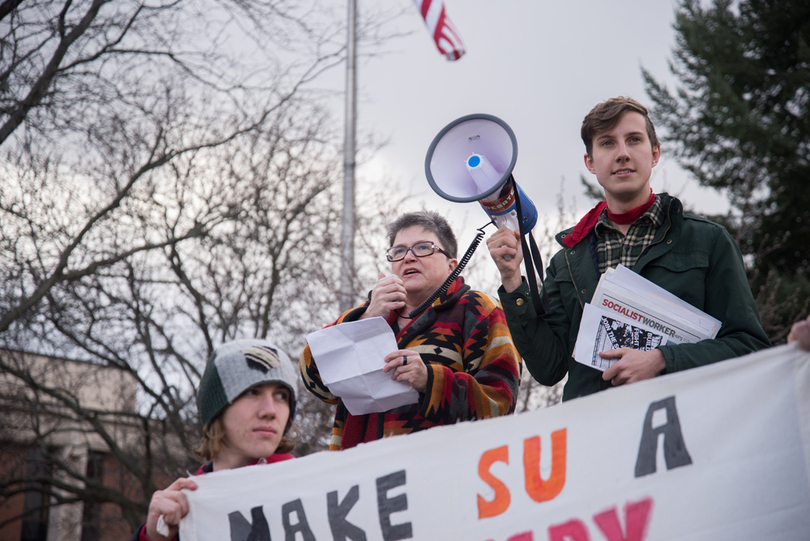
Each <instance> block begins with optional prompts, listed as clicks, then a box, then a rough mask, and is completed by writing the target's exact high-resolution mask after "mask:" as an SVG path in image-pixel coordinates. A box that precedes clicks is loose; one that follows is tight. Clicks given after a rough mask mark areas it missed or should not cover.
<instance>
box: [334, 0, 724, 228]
mask: <svg viewBox="0 0 810 541" xmlns="http://www.w3.org/2000/svg"><path fill="white" fill-rule="evenodd" d="M374 4H377V5H381V4H382V5H385V6H387V5H388V4H393V5H399V6H400V7H402V8H408V9H410V13H409V14H406V15H405V16H402V17H399V18H398V19H397V20H396V21H395V23H392V26H391V28H392V29H398V30H402V31H409V32H411V34H410V35H409V36H407V37H405V38H402V39H399V40H396V41H395V42H394V43H393V44H389V45H388V46H387V49H388V50H389V51H390V52H389V53H388V54H386V55H385V56H383V57H379V58H371V59H368V58H366V59H363V60H361V61H360V62H359V65H358V87H359V94H358V129H359V130H360V131H361V132H365V133H368V132H372V131H373V132H374V133H376V134H378V135H380V136H382V137H386V138H388V139H389V140H390V143H389V144H388V146H387V147H385V148H384V149H382V150H381V151H379V152H378V153H377V154H376V156H375V158H374V160H373V162H372V163H371V164H369V165H365V166H363V167H362V168H360V169H359V170H358V176H363V177H364V178H377V177H379V178H381V179H386V180H387V181H390V180H393V181H394V184H395V185H396V186H398V187H399V188H401V189H403V190H406V191H407V192H408V193H411V194H413V195H414V196H415V197H414V201H415V203H414V204H416V202H421V201H425V202H426V203H427V205H428V206H429V207H431V208H435V210H438V211H440V212H444V213H447V215H448V216H450V217H451V221H452V222H453V224H454V225H455V226H456V227H458V224H459V223H460V220H461V218H458V216H459V212H460V211H462V209H463V211H464V215H466V216H467V218H464V221H465V222H466V221H468V220H470V216H471V213H475V212H478V213H481V214H480V217H481V221H482V222H483V223H485V222H486V216H485V215H484V214H483V211H482V210H481V209H480V208H477V204H462V203H453V202H450V201H446V200H444V199H441V198H439V197H437V196H435V195H434V194H433V192H432V190H431V189H430V187H429V186H428V183H427V181H426V179H425V174H424V162H425V155H426V151H427V149H428V146H429V145H430V143H431V141H432V140H433V138H434V137H435V135H436V134H437V133H438V132H439V131H440V130H441V129H442V128H443V127H444V126H445V125H447V124H448V123H449V122H451V121H453V120H455V119H456V118H459V117H461V116H464V115H467V114H471V113H488V114H492V115H495V116H497V117H499V118H501V119H502V120H504V121H505V122H506V123H507V124H509V126H510V127H511V128H512V130H513V131H514V132H515V136H516V138H517V142H518V158H517V164H516V166H515V170H514V176H515V179H516V180H517V182H518V184H520V186H521V187H522V188H523V189H524V191H526V193H527V194H528V195H529V197H530V198H531V199H532V200H533V201H534V203H535V205H536V207H537V208H538V211H539V212H540V213H541V214H542V213H556V211H555V201H556V196H557V194H558V193H559V192H560V189H561V182H562V181H563V180H564V184H565V188H564V189H565V191H564V193H565V197H566V201H567V202H569V203H570V200H571V199H572V198H574V197H576V200H577V206H578V212H579V213H580V214H582V213H584V212H585V211H587V210H588V208H589V207H590V204H589V202H588V201H587V199H586V198H585V196H584V195H583V190H582V189H581V187H580V181H579V178H580V175H586V176H587V177H588V178H589V179H590V180H594V181H595V177H593V176H592V175H591V174H590V173H589V172H588V171H587V169H586V168H585V166H584V163H583V158H582V157H583V154H584V146H583V144H582V140H581V139H580V136H579V129H580V126H581V123H582V118H583V117H584V116H585V114H587V113H588V111H589V110H590V109H591V108H592V107H593V106H594V105H595V104H596V103H598V102H600V101H603V100H605V99H607V98H610V97H613V96H619V95H625V96H631V97H634V98H636V99H638V100H639V101H641V102H642V103H644V104H645V105H650V100H649V99H648V97H647V95H646V93H645V92H644V86H643V81H642V77H641V67H642V66H643V67H644V68H646V69H647V70H649V71H651V72H652V73H653V75H654V76H655V77H656V78H657V79H658V80H659V81H661V80H663V81H664V82H666V83H667V85H668V86H669V87H670V88H672V86H673V84H674V82H675V81H674V78H673V77H672V75H671V74H670V71H669V68H668V60H669V59H671V57H672V53H671V50H672V47H673V45H674V42H675V33H674V30H673V28H672V23H673V21H674V8H673V4H672V3H671V2H670V1H668V0H655V1H651V0H621V1H619V0H568V1H557V2H547V1H543V0H500V1H497V2H496V1H492V0H489V1H487V0H445V8H446V10H447V14H448V16H449V17H450V19H451V20H452V21H453V23H454V24H455V26H456V28H457V29H458V31H459V33H460V34H461V36H462V39H463V40H464V43H465V45H466V49H467V54H465V55H464V56H463V57H462V58H461V59H460V60H458V61H448V60H447V59H446V58H445V57H444V56H442V55H441V54H440V53H439V52H438V50H437V49H436V47H435V44H434V43H433V40H432V39H431V36H430V35H429V34H428V31H427V28H426V26H425V24H424V22H423V20H422V18H421V16H420V15H419V13H418V12H417V10H416V7H415V6H414V5H413V2H412V1H411V0H358V9H359V10H361V11H362V10H363V9H372V8H373V6H374ZM344 73H345V72H344ZM652 185H653V189H654V190H656V191H662V190H666V191H668V192H669V193H671V194H673V195H678V196H680V197H681V198H682V199H684V201H685V202H686V203H687V205H688V206H691V207H692V208H693V209H695V210H697V211H700V212H706V213H711V212H722V211H724V210H725V208H726V205H725V201H724V199H723V197H722V196H721V195H720V194H718V193H717V192H715V191H713V190H706V189H702V188H699V187H697V186H696V184H695V183H694V182H693V181H691V180H690V179H689V176H688V175H687V173H685V172H684V171H682V170H681V169H680V168H678V167H677V165H676V164H675V162H674V159H673V158H672V157H671V155H670V154H669V153H668V152H667V148H666V146H664V147H663V148H662V158H661V161H660V162H659V165H658V166H657V167H656V168H655V169H654V170H653V182H652ZM358 197H362V194H360V193H358ZM453 217H455V218H453ZM477 217H478V215H474V216H473V218H477ZM474 225H475V226H476V227H477V226H480V225H482V224H474ZM459 233H461V232H459ZM474 233H475V231H474V230H473V231H472V232H470V233H469V235H467V234H459V237H463V238H460V239H459V240H460V243H461V244H465V240H464V238H467V239H469V238H471V237H472V235H474ZM466 242H469V240H466Z"/></svg>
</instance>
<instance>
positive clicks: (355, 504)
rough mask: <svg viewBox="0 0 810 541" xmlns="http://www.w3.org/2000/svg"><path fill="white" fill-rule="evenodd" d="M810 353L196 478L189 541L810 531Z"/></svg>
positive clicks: (527, 540) (734, 536)
mask: <svg viewBox="0 0 810 541" xmlns="http://www.w3.org/2000/svg"><path fill="white" fill-rule="evenodd" d="M808 470H810V353H807V352H804V351H802V350H799V349H798V348H796V347H794V346H783V347H780V348H772V349H769V350H766V351H763V352H759V353H756V354H752V355H748V356H746V357H742V358H738V359H731V360H728V361H724V362H721V363H717V364H714V365H710V366H706V367H702V368H697V369H694V370H688V371H685V372H680V373H676V374H670V375H667V376H663V377H658V378H655V379H653V380H649V381H645V382H642V383H636V384H632V385H627V386H624V387H618V388H616V389H610V390H608V391H604V392H601V393H597V394H595V395H591V396H588V397H584V398H580V399H576V400H572V401H570V402H566V403H565V404H562V405H559V406H555V407H552V408H549V409H545V410H540V411H535V412H530V413H524V414H520V415H513V416H508V417H501V418H498V419H493V420H488V421H478V422H465V423H460V424H457V425H453V426H447V427H439V428H433V429H430V430H427V431H424V432H420V433H417V434H412V435H408V436H400V437H394V438H389V439H385V440H382V441H378V442H374V443H371V444H366V445H361V446H359V447H357V448H355V449H351V450H348V451H343V452H340V453H327V452H324V453H318V454H315V455H310V456H308V457H305V458H301V459H296V460H290V461H286V462H281V463H276V464H271V465H266V466H250V467H246V468H241V469H238V470H231V471H225V472H219V473H212V474H208V475H203V476H199V477H196V478H195V481H196V482H197V484H198V486H199V488H198V490H196V491H191V492H189V491H186V495H187V497H188V500H189V505H190V511H189V513H188V515H187V516H186V517H185V519H184V520H183V521H182V522H181V526H180V537H181V539H182V541H197V540H219V541H222V540H231V541H243V540H247V539H248V538H249V539H251V540H255V541H269V540H271V539H274V540H276V541H279V540H286V541H292V540H303V541H333V540H339V541H344V540H351V541H360V540H366V541H378V540H385V541H393V540H400V539H416V540H442V541H444V540H451V541H452V540H459V541H540V540H544V541H545V540H548V541H590V540H593V541H596V540H603V539H606V540H608V541H619V540H622V541H642V540H672V539H681V540H684V539H689V540H707V541H708V540H712V541H716V540H735V541H738V540H750V541H755V540H756V541H761V540H763V539H768V540H799V539H801V540H805V539H808V538H810V477H808Z"/></svg>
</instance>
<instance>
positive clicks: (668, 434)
mask: <svg viewBox="0 0 810 541" xmlns="http://www.w3.org/2000/svg"><path fill="white" fill-rule="evenodd" d="M660 409H663V410H666V412H667V422H666V423H665V424H663V425H661V426H659V427H656V428H653V426H652V420H653V414H654V413H655V412H656V411H658V410H660ZM659 434H663V435H664V461H665V462H666V464H667V469H668V470H671V469H673V468H680V467H681V466H688V465H690V464H691V463H692V457H690V456H689V452H688V451H687V450H686V442H684V441H683V433H682V432H681V423H680V421H679V420H678V410H676V409H675V397H674V396H670V397H668V398H665V399H663V400H659V401H658V402H653V403H652V404H650V407H649V408H647V416H646V417H645V418H644V431H643V432H642V433H641V444H640V445H639V448H638V457H637V458H636V477H643V476H645V475H649V474H651V473H655V455H656V453H657V452H658V435H659Z"/></svg>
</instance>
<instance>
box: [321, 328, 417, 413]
mask: <svg viewBox="0 0 810 541" xmlns="http://www.w3.org/2000/svg"><path fill="white" fill-rule="evenodd" d="M307 343H308V344H309V349H310V351H311V352H312V357H313V359H315V363H316V364H317V365H318V371H319V372H320V374H321V380H322V381H323V383H324V385H326V387H327V388H328V389H329V391H330V392H331V393H332V394H333V395H335V396H338V397H340V398H341V399H342V400H343V403H344V404H345V405H346V408H347V409H348V410H349V413H351V414H352V415H365V414H368V413H377V412H381V411H388V410H390V409H393V408H398V407H400V406H405V405H408V404H415V403H416V402H418V401H419V393H417V392H416V391H415V390H414V389H413V388H412V387H411V386H410V385H409V384H408V383H405V382H397V381H392V380H391V373H390V372H388V373H386V372H383V370H382V369H383V366H385V362H384V361H383V358H384V357H385V356H386V355H387V354H389V353H391V352H392V351H396V350H397V349H399V348H398V347H397V341H396V338H395V336H394V332H393V331H392V330H391V327H389V326H388V323H386V321H385V320H384V319H383V318H381V317H372V318H369V319H361V320H358V321H350V322H347V323H340V324H339V325H333V326H332V327H327V328H325V329H321V330H320V331H316V332H313V333H310V334H308V335H307Z"/></svg>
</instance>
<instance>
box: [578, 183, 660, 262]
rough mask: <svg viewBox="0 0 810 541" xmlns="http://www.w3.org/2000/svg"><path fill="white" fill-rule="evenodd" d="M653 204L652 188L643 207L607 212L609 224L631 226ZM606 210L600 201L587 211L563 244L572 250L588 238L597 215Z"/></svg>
mask: <svg viewBox="0 0 810 541" xmlns="http://www.w3.org/2000/svg"><path fill="white" fill-rule="evenodd" d="M654 202H655V193H653V191H652V188H650V199H649V200H648V201H647V202H646V203H644V204H643V205H639V206H637V207H636V208H634V209H630V210H628V211H627V212H621V213H617V212H610V209H608V211H607V215H608V219H610V221H611V222H613V223H616V224H621V225H627V224H632V223H633V222H635V221H636V220H638V219H639V218H640V217H642V216H643V215H644V213H645V212H647V210H648V209H649V208H650V207H651V206H652V204H653V203H654ZM606 208H607V201H600V202H599V203H597V204H596V206H595V207H593V208H592V209H591V210H589V211H588V214H586V215H585V216H584V217H583V218H582V219H581V220H580V221H579V223H578V224H577V225H576V226H575V227H574V230H573V231H572V232H571V234H570V235H566V236H565V238H564V239H563V241H562V242H563V244H565V245H566V246H568V247H569V248H573V247H574V245H576V243H578V242H579V241H581V240H582V239H584V238H585V237H587V236H588V233H590V232H591V230H593V228H594V226H596V222H598V221H599V215H600V214H602V211H603V210H605V209H606Z"/></svg>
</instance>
